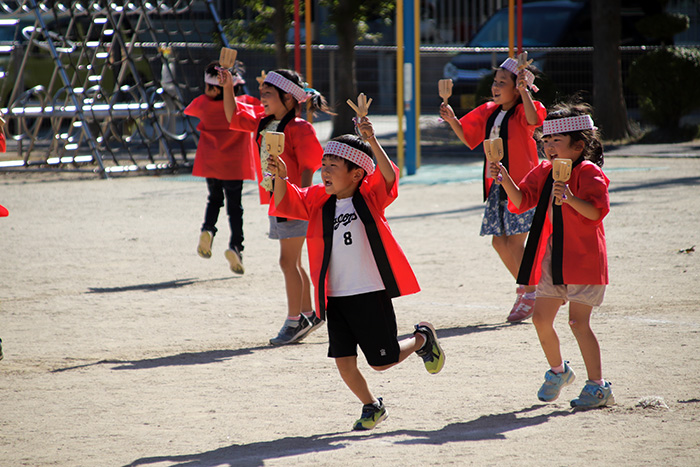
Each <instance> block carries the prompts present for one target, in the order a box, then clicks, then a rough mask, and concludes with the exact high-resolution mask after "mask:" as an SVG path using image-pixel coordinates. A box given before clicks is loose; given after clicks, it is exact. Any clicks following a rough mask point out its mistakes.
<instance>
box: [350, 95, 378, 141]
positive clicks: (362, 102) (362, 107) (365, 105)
mask: <svg viewBox="0 0 700 467" xmlns="http://www.w3.org/2000/svg"><path fill="white" fill-rule="evenodd" d="M346 102H347V103H348V105H349V106H350V107H352V109H353V110H354V111H355V115H357V117H355V118H354V119H353V120H354V122H355V129H356V130H357V128H358V125H359V124H360V120H362V119H363V118H365V117H366V116H367V113H368V112H369V106H370V105H371V104H372V98H371V97H370V98H369V100H367V96H365V94H364V93H360V95H359V96H357V105H355V103H354V102H353V101H352V100H350V99H348V100H347V101H346ZM357 131H358V134H359V135H360V137H362V139H365V137H364V136H363V135H362V133H361V132H360V131H359V130H357Z"/></svg>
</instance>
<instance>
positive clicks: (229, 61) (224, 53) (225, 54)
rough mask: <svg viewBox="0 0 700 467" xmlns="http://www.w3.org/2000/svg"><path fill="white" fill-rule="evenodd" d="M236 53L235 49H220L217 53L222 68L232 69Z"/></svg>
mask: <svg viewBox="0 0 700 467" xmlns="http://www.w3.org/2000/svg"><path fill="white" fill-rule="evenodd" d="M237 55H238V52H237V51H236V50H235V49H229V48H228V47H222V48H221V52H220V53H219V63H220V64H221V66H222V67H223V68H233V65H235V64H236V56H237Z"/></svg>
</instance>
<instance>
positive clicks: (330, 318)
mask: <svg viewBox="0 0 700 467" xmlns="http://www.w3.org/2000/svg"><path fill="white" fill-rule="evenodd" d="M326 315H327V326H328V356H329V357H331V358H340V357H353V356H357V346H358V345H359V346H360V349H362V353H363V354H365V358H366V359H367V363H369V364H370V365H371V366H384V365H389V364H392V363H396V362H398V361H399V342H398V339H397V330H396V315H395V314H394V307H393V305H392V304H391V298H389V296H388V295H387V293H386V290H379V291H376V292H369V293H365V294H360V295H350V296H347V297H328V307H327V310H326Z"/></svg>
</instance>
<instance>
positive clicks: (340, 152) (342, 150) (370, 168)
mask: <svg viewBox="0 0 700 467" xmlns="http://www.w3.org/2000/svg"><path fill="white" fill-rule="evenodd" d="M323 153H324V154H333V155H334V156H338V157H342V158H343V159H347V160H349V161H350V162H354V163H355V164H357V165H359V166H360V167H362V168H363V169H364V170H365V172H367V175H369V174H371V173H373V172H374V161H373V160H372V158H371V157H370V156H369V154H367V153H366V152H364V151H360V150H359V149H357V148H353V147H352V146H350V145H348V144H345V143H341V142H338V141H329V142H328V143H327V144H326V147H325V149H324V150H323Z"/></svg>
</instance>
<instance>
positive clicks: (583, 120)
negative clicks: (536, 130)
mask: <svg viewBox="0 0 700 467" xmlns="http://www.w3.org/2000/svg"><path fill="white" fill-rule="evenodd" d="M580 130H597V128H596V127H595V125H593V119H592V118H591V116H590V115H576V116H575V117H566V118H555V119H553V120H545V121H544V123H543V124H542V135H559V134H562V133H569V132H572V131H580Z"/></svg>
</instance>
